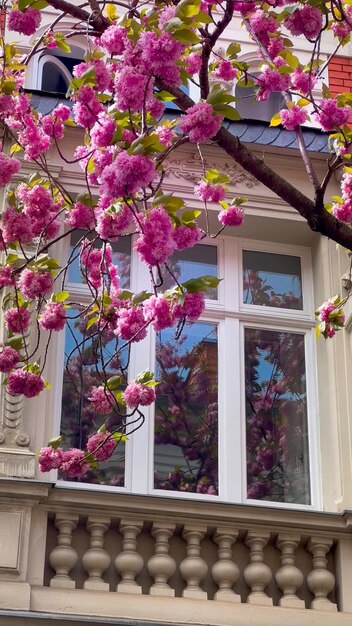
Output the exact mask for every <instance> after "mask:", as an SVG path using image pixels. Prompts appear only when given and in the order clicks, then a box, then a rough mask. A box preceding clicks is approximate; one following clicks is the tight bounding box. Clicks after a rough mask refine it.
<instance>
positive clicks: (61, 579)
mask: <svg viewBox="0 0 352 626" xmlns="http://www.w3.org/2000/svg"><path fill="white" fill-rule="evenodd" d="M77 522H78V515H74V514H70V513H57V514H56V516H55V527H56V528H57V529H58V531H59V532H58V536H57V546H56V547H55V548H54V549H53V550H52V551H51V552H50V556H49V563H50V565H51V567H52V568H53V569H54V570H55V572H56V574H55V576H54V577H53V578H52V579H51V581H50V587H62V588H68V589H71V588H72V589H74V588H75V586H76V583H75V581H74V580H72V578H71V577H70V576H69V572H70V571H71V570H72V569H73V568H74V566H75V565H76V563H77V561H78V554H77V552H76V550H75V549H74V548H73V547H72V532H73V531H74V530H75V528H76V527H77Z"/></svg>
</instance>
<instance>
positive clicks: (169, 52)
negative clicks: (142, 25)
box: [138, 30, 184, 76]
mask: <svg viewBox="0 0 352 626" xmlns="http://www.w3.org/2000/svg"><path fill="white" fill-rule="evenodd" d="M138 46H139V47H140V49H141V50H142V54H141V59H142V60H143V61H144V63H145V65H146V67H148V68H150V69H151V70H152V71H153V74H156V75H157V76H160V75H161V76H163V74H164V72H163V71H162V70H163V69H164V70H165V68H168V67H169V66H172V65H174V64H175V63H176V61H178V59H179V58H180V56H181V54H182V51H183V49H184V45H183V44H182V43H181V42H180V41H177V40H176V39H174V38H173V37H172V35H170V34H169V33H167V32H161V34H160V35H158V34H157V33H156V32H155V31H153V30H148V31H144V32H143V31H142V32H141V34H140V36H139V40H138Z"/></svg>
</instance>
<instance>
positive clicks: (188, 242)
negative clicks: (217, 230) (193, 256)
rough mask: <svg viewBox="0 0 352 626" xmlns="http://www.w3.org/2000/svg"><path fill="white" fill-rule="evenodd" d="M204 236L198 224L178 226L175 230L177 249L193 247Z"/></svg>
mask: <svg viewBox="0 0 352 626" xmlns="http://www.w3.org/2000/svg"><path fill="white" fill-rule="evenodd" d="M201 238H202V231H201V229H200V228H198V226H184V225H182V224H181V226H177V227H176V228H175V230H174V242H175V244H176V250H186V249H187V248H193V247H194V246H195V245H196V244H197V243H198V242H199V241H200V240H201Z"/></svg>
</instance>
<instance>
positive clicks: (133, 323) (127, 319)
mask: <svg viewBox="0 0 352 626" xmlns="http://www.w3.org/2000/svg"><path fill="white" fill-rule="evenodd" d="M114 334H115V335H116V336H117V337H121V339H124V340H126V341H142V339H144V338H145V337H146V336H147V328H146V323H145V319H144V315H143V309H142V308H141V307H132V308H131V309H120V311H119V318H118V320H117V324H116V329H115V330H114Z"/></svg>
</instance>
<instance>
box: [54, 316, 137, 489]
mask: <svg viewBox="0 0 352 626" xmlns="http://www.w3.org/2000/svg"><path fill="white" fill-rule="evenodd" d="M69 315H70V317H72V318H73V317H74V316H75V315H78V309H70V311H69ZM93 333H94V330H93V328H90V329H89V330H88V331H85V324H84V322H83V320H82V319H80V318H78V319H72V320H71V321H70V322H69V323H68V328H67V329H66V337H65V369H64V374H63V394H62V413H61V433H62V434H63V435H64V436H65V440H64V443H63V447H64V448H65V449H67V448H71V447H75V448H82V447H85V445H86V443H87V439H88V438H89V437H90V435H92V434H94V433H95V432H96V431H97V429H98V428H99V427H100V426H101V425H102V424H103V423H104V421H105V422H106V427H107V430H109V431H110V432H111V431H113V430H120V428H121V426H122V424H121V416H119V415H118V414H117V413H116V414H115V415H114V413H111V414H110V415H109V416H106V415H101V414H100V413H98V412H97V410H96V409H95V407H94V405H93V404H92V403H91V402H89V401H88V400H87V397H88V396H89V392H90V389H91V387H92V386H95V385H99V384H102V379H101V373H100V371H99V370H97V368H96V363H97V360H98V359H100V357H101V349H102V350H103V357H104V362H105V363H106V364H107V365H106V368H105V372H106V376H107V377H110V376H114V375H115V374H117V373H119V371H120V366H122V367H126V366H127V361H128V350H127V348H124V349H123V350H122V351H121V352H120V355H119V358H120V361H118V357H115V358H114V359H112V360H111V361H110V362H109V359H110V358H111V356H112V355H113V354H114V353H115V351H116V349H117V347H118V344H117V340H116V339H115V338H114V339H112V340H110V341H105V343H104V345H103V347H102V348H101V346H100V344H99V343H98V340H97V339H96V338H95V336H91V335H92V334H93ZM124 457H125V450H124V443H123V442H121V443H119V444H118V446H117V447H116V449H115V452H114V454H113V456H112V457H111V458H110V459H108V460H107V461H105V462H103V463H101V464H99V470H98V471H97V472H94V473H93V472H89V473H87V474H86V475H85V476H83V477H82V478H81V479H80V482H88V483H97V484H101V485H115V486H123V485H124ZM61 478H66V477H65V476H61ZM69 480H70V479H69ZM71 480H72V479H71Z"/></svg>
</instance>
